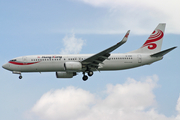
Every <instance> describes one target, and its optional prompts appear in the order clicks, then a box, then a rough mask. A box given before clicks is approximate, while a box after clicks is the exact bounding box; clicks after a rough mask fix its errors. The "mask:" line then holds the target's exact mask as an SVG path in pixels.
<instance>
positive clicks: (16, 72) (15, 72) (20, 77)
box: [12, 71, 22, 79]
mask: <svg viewBox="0 0 180 120" xmlns="http://www.w3.org/2000/svg"><path fill="white" fill-rule="evenodd" d="M12 73H13V74H19V79H22V75H21V72H19V71H13V72H12Z"/></svg>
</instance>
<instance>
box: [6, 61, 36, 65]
mask: <svg viewBox="0 0 180 120" xmlns="http://www.w3.org/2000/svg"><path fill="white" fill-rule="evenodd" d="M9 63H11V64H14V65H32V64H36V63H39V62H32V63H21V62H14V61H9Z"/></svg>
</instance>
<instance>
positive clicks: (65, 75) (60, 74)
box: [56, 72, 76, 78]
mask: <svg viewBox="0 0 180 120" xmlns="http://www.w3.org/2000/svg"><path fill="white" fill-rule="evenodd" d="M75 75H76V72H56V77H57V78H72V77H73V76H75Z"/></svg>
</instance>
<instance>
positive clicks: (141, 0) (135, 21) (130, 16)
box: [78, 0, 180, 34]
mask: <svg viewBox="0 0 180 120" xmlns="http://www.w3.org/2000/svg"><path fill="white" fill-rule="evenodd" d="M78 1H81V2H83V3H86V4H89V5H92V6H95V7H105V8H108V9H109V10H110V11H109V13H108V15H107V16H106V17H103V18H102V21H101V23H99V24H101V28H102V30H101V32H102V33H103V32H104V33H118V32H119V33H122V30H124V29H125V30H128V29H131V30H132V32H133V33H135V34H147V33H149V32H151V31H153V30H151V29H152V28H151V27H152V26H154V28H155V27H156V26H155V25H157V24H158V23H161V22H165V23H167V25H168V26H167V27H168V29H167V30H166V32H167V33H178V34H180V32H179V31H180V27H179V26H180V22H179V19H180V15H179V12H180V7H179V5H180V1H179V0H125V1H124V0H78ZM102 23H104V24H102ZM99 27H100V26H99ZM104 27H105V28H104ZM95 31H96V30H95ZM98 31H100V30H98ZM98 31H97V32H98ZM123 32H124V31H123Z"/></svg>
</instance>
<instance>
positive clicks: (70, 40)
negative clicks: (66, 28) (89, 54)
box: [61, 33, 85, 54]
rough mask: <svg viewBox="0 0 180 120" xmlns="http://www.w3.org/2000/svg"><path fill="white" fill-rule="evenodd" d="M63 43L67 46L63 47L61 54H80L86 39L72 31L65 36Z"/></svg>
mask: <svg viewBox="0 0 180 120" xmlns="http://www.w3.org/2000/svg"><path fill="white" fill-rule="evenodd" d="M63 44H64V47H65V48H63V49H61V54H78V53H79V52H80V51H81V49H82V46H83V45H84V44H85V40H82V39H81V38H76V37H75V34H74V33H72V34H71V35H69V36H68V35H66V36H65V37H64V38H63Z"/></svg>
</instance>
